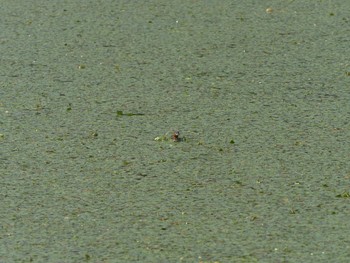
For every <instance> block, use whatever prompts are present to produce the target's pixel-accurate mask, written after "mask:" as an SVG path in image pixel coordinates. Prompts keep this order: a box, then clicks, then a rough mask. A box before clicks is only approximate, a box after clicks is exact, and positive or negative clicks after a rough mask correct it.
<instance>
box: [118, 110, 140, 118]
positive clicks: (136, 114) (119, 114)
mask: <svg viewBox="0 0 350 263" xmlns="http://www.w3.org/2000/svg"><path fill="white" fill-rule="evenodd" d="M143 115H145V114H143V113H124V112H123V111H122V110H118V111H117V117H120V116H143Z"/></svg>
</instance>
